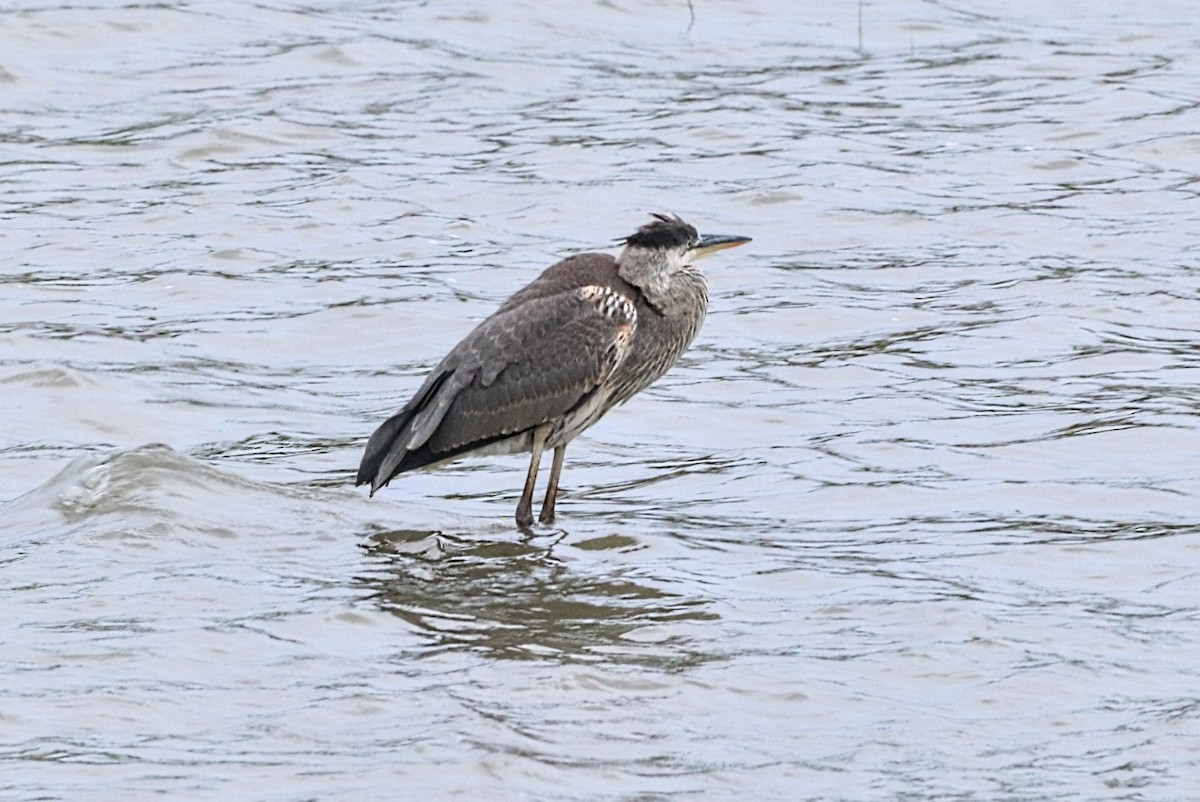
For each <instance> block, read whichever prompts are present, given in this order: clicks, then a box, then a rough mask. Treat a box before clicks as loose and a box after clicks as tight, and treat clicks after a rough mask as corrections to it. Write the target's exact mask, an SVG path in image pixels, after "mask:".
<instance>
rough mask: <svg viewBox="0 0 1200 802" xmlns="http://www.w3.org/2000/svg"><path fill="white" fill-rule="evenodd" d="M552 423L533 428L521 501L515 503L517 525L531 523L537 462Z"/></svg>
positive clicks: (540, 458) (552, 426) (539, 460)
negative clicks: (530, 452)
mask: <svg viewBox="0 0 1200 802" xmlns="http://www.w3.org/2000/svg"><path fill="white" fill-rule="evenodd" d="M553 428H554V424H552V423H543V424H542V425H541V426H539V427H537V428H536V429H534V430H533V444H532V447H531V448H530V451H532V452H533V453H532V455H531V456H530V458H529V473H527V474H526V475H525V492H523V493H521V502H520V503H519V504H517V526H529V525H530V524H532V523H533V485H534V484H535V483H536V482H537V475H538V463H540V462H541V461H542V451H543V449H545V448H546V438H547V437H549V436H550V430H551V429H553Z"/></svg>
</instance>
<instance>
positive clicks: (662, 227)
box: [617, 214, 750, 287]
mask: <svg viewBox="0 0 1200 802" xmlns="http://www.w3.org/2000/svg"><path fill="white" fill-rule="evenodd" d="M749 241H750V238H749V237H742V236H731V235H728V234H700V233H699V232H697V231H696V229H695V227H693V226H691V225H689V224H688V223H685V222H684V221H683V220H682V219H681V218H680V217H679V216H677V215H665V214H655V215H654V219H653V220H652V221H650V222H649V223H647V224H646V225H644V226H642V227H641V228H639V229H638V230H637V231H636V232H634V233H633V234H631V235H630V236H628V237H626V238H625V239H624V240H622V242H623V243H624V245H625V248H624V249H623V250H622V251H621V255H620V256H618V257H617V261H618V263H619V264H620V269H621V275H622V276H623V277H624V278H625V280H626V281H629V282H630V283H632V284H636V285H638V286H642V287H644V286H645V285H646V283H651V284H653V283H656V281H655V280H656V279H659V280H668V279H669V277H670V275H671V274H672V273H674V272H675V271H677V270H680V269H681V268H683V267H685V266H687V265H690V264H691V263H692V262H694V261H696V260H697V259H700V258H702V257H705V256H708V255H709V254H710V253H715V252H717V251H720V250H724V249H725V248H736V247H737V246H738V245H744V244H746V243H747V242H749Z"/></svg>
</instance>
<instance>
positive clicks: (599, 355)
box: [356, 215, 749, 526]
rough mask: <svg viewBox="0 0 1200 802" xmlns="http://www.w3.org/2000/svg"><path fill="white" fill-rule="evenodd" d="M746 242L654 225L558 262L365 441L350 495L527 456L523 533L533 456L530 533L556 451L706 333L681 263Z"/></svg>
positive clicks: (702, 305)
mask: <svg viewBox="0 0 1200 802" xmlns="http://www.w3.org/2000/svg"><path fill="white" fill-rule="evenodd" d="M745 242H749V238H747V237H726V236H707V237H701V236H700V235H698V234H697V233H696V229H694V228H693V227H692V226H690V225H688V224H687V223H685V222H683V220H681V219H679V218H678V217H667V216H664V215H655V220H654V221H653V222H651V223H648V224H647V225H644V226H642V227H641V228H639V229H638V230H637V232H636V233H634V234H633V235H632V236H630V237H628V238H626V239H625V241H624V243H625V247H624V248H623V249H622V251H621V253H620V255H618V256H617V257H616V258H614V257H612V256H610V255H608V254H603V253H584V254H579V255H577V256H571V257H568V258H566V259H564V260H562V261H561V262H559V263H557V264H555V265H553V266H552V267H550V268H548V269H547V270H546V271H545V272H544V273H542V274H541V275H540V276H539V277H538V278H537V279H535V280H534V281H533V282H531V283H530V284H529V285H527V286H526V287H525V288H523V289H521V290H519V291H518V292H517V293H515V294H514V295H513V296H512V297H510V298H509V299H508V300H507V301H505V302H504V303H503V304H502V305H501V306H500V308H499V309H497V310H496V312H495V313H494V314H492V316H491V317H489V318H487V319H486V320H484V321H483V322H482V323H480V324H479V325H478V326H477V327H476V328H475V330H474V331H472V332H471V333H470V334H468V335H467V336H466V337H465V338H464V339H463V341H462V342H460V343H459V344H458V345H457V346H455V348H454V349H453V350H452V351H451V352H450V353H449V354H448V355H447V356H446V358H445V359H443V360H442V361H441V363H439V364H438V366H437V367H436V368H434V369H433V371H432V372H431V373H430V374H429V376H428V377H427V378H426V380H425V383H424V384H423V385H422V386H421V388H420V389H419V390H418V391H417V393H416V395H414V396H413V398H412V399H411V400H410V401H409V402H408V403H407V404H405V405H404V407H403V408H402V409H401V410H400V411H399V412H398V413H396V414H395V415H393V416H392V417H391V418H389V419H388V420H387V421H385V422H384V423H383V424H382V425H381V426H380V427H379V428H378V429H376V430H375V433H374V434H372V435H371V438H370V440H369V441H368V442H367V448H366V451H365V453H364V454H363V458H362V463H361V465H360V466H359V469H358V477H357V480H356V483H357V484H365V483H368V482H369V483H370V485H371V494H372V495H374V493H375V491H377V490H378V489H379V488H380V487H382V486H384V485H386V484H387V483H388V482H389V481H391V479H392V478H393V477H394V476H395V475H396V474H398V473H403V472H404V471H409V470H413V469H415V468H420V467H424V466H429V465H436V464H439V463H444V462H448V461H451V460H454V459H459V458H462V457H466V456H477V455H484V454H513V453H519V452H522V451H532V452H533V457H532V459H531V462H530V467H529V473H528V475H527V477H526V485H525V492H524V493H523V494H522V498H521V504H520V505H519V506H518V508H517V523H519V524H521V525H522V526H524V525H528V524H530V523H532V520H533V517H532V493H533V484H534V481H535V479H536V476H537V468H538V463H539V461H540V458H541V454H542V451H543V450H544V449H545V448H547V447H551V448H554V449H555V454H554V465H553V468H552V470H551V475H550V483H549V487H548V488H547V493H546V501H545V503H544V504H543V505H542V513H541V516H540V518H541V520H542V521H543V522H544V523H548V522H550V521H552V520H553V519H554V504H555V499H556V495H557V489H558V478H559V474H560V472H561V469H562V460H563V456H564V454H565V449H566V445H567V443H568V442H570V441H571V439H573V438H574V437H575V436H576V435H578V434H579V433H580V432H582V431H584V430H585V429H587V428H588V427H589V426H591V425H592V424H593V423H595V422H596V421H597V420H599V419H600V417H601V416H603V415H604V413H606V412H607V411H608V410H609V409H611V408H612V407H613V406H615V405H617V404H621V403H624V402H625V401H628V400H629V399H630V398H631V397H632V396H633V395H635V394H636V393H637V392H639V391H640V390H642V389H644V388H645V387H646V386H647V385H649V384H650V383H651V382H653V381H654V380H655V379H657V378H658V377H660V376H662V375H663V374H664V373H666V372H667V370H668V369H669V368H670V367H671V366H672V365H674V364H675V362H676V360H678V359H679V356H680V354H682V353H683V352H684V350H685V349H686V348H687V347H688V345H690V344H691V342H692V340H693V339H694V338H695V336H696V332H697V331H699V329H700V324H701V323H702V322H703V320H704V314H705V311H706V309H707V307H708V289H707V285H706V283H705V281H704V276H703V274H701V273H700V271H699V270H698V269H696V268H695V267H693V266H692V264H691V259H693V258H699V257H700V256H703V255H706V254H707V253H711V252H712V251H715V250H720V249H722V248H729V247H734V246H736V245H741V244H743V243H745Z"/></svg>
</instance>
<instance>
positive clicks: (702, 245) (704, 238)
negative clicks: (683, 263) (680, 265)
mask: <svg viewBox="0 0 1200 802" xmlns="http://www.w3.org/2000/svg"><path fill="white" fill-rule="evenodd" d="M749 241H750V238H749V237H739V236H731V235H729V234H702V235H701V236H700V241H699V242H697V243H696V244H695V245H693V246H692V247H691V248H690V249H689V250H688V252H687V255H688V257H689V258H690V259H700V258H702V257H705V256H708V255H709V254H710V253H716V252H717V251H723V250H725V249H726V248H736V247H737V246H739V245H745V244H746V243H747V242H749Z"/></svg>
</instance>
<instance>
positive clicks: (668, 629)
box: [358, 530, 717, 671]
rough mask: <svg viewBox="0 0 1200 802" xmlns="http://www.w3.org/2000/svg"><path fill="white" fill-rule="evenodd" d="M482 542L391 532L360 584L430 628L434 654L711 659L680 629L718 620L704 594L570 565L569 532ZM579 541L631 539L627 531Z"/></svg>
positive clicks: (675, 663) (649, 663)
mask: <svg viewBox="0 0 1200 802" xmlns="http://www.w3.org/2000/svg"><path fill="white" fill-rule="evenodd" d="M513 537H516V538H519V539H518V540H500V541H497V540H495V539H488V540H482V539H478V538H473V537H471V536H469V535H462V534H447V533H444V532H429V531H406V530H393V531H385V532H377V533H375V534H373V535H371V536H370V537H369V538H368V540H367V542H366V543H365V544H363V548H364V549H365V551H366V552H367V554H368V555H369V556H370V557H371V558H372V560H373V562H374V566H373V568H372V570H371V571H370V572H368V573H365V574H364V575H362V576H360V577H358V582H360V583H361V584H362V586H364V587H365V588H368V589H370V590H371V591H372V595H371V597H370V601H372V602H373V603H375V604H376V605H378V606H379V608H380V609H382V610H385V611H387V612H388V613H391V614H392V615H395V616H397V617H398V618H401V619H403V620H404V621H405V622H406V623H407V624H408V625H410V626H411V627H413V628H414V629H415V630H417V631H420V632H423V633H425V634H426V635H428V636H429V637H430V639H431V641H432V643H433V645H434V649H435V651H443V650H461V649H465V650H470V651H473V652H476V653H480V654H485V655H487V656H489V657H495V658H505V659H515V660H530V659H551V660H557V661H562V662H618V663H627V664H635V665H643V666H645V667H649V668H656V669H661V670H668V671H670V670H681V669H685V668H688V667H691V666H693V665H696V664H698V663H701V662H705V661H707V660H710V659H712V656H710V655H705V654H702V653H699V652H697V651H695V650H694V649H692V648H691V647H690V645H689V643H688V638H687V637H686V636H684V635H681V634H679V633H678V632H676V631H673V627H672V625H674V624H677V623H679V622H696V621H709V620H713V619H715V618H717V616H716V615H715V614H714V613H711V612H708V611H707V610H705V607H706V605H707V602H706V601H704V600H699V599H694V598H685V597H683V596H681V595H679V594H675V593H671V592H668V591H665V590H662V589H660V588H655V587H652V586H651V585H649V584H646V583H644V582H639V581H634V580H632V579H629V578H627V577H623V576H620V575H607V576H599V575H595V574H589V573H586V571H585V570H583V569H581V567H580V566H572V565H571V564H569V562H570V561H568V560H567V559H565V558H562V557H560V556H558V554H557V553H556V551H557V550H559V549H562V548H564V547H565V546H564V544H563V542H562V541H563V538H564V537H565V534H564V533H563V532H556V533H554V534H553V535H552V536H550V537H547V536H545V535H517V534H516V533H514V535H513ZM588 544H589V545H584V546H579V545H576V546H575V548H581V547H582V548H585V549H589V550H590V549H592V548H597V549H605V548H613V547H616V548H619V547H621V546H622V545H627V539H625V538H622V537H621V536H609V537H606V538H597V539H595V540H593V541H588Z"/></svg>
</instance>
